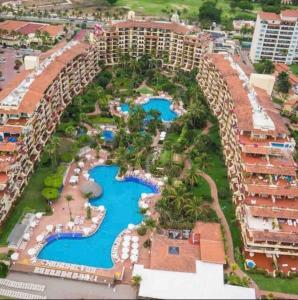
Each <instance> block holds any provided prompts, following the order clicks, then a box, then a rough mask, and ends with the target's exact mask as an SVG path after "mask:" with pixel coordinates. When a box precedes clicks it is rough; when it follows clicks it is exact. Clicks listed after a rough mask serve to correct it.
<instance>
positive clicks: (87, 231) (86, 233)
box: [83, 227, 90, 235]
mask: <svg viewBox="0 0 298 300" xmlns="http://www.w3.org/2000/svg"><path fill="white" fill-rule="evenodd" d="M83 232H84V235H88V234H89V233H90V228H88V227H84V228H83Z"/></svg>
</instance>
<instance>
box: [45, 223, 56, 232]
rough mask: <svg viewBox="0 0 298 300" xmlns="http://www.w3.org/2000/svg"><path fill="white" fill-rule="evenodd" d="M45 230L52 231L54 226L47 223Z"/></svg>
mask: <svg viewBox="0 0 298 300" xmlns="http://www.w3.org/2000/svg"><path fill="white" fill-rule="evenodd" d="M46 230H47V231H48V232H52V231H53V230H54V226H53V225H52V224H49V225H47V227H46Z"/></svg>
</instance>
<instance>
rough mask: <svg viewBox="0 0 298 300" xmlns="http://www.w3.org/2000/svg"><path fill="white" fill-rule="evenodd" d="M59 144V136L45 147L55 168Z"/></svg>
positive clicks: (53, 138)
mask: <svg viewBox="0 0 298 300" xmlns="http://www.w3.org/2000/svg"><path fill="white" fill-rule="evenodd" d="M59 143H60V138H58V137H57V136H53V137H52V138H51V140H50V142H49V143H48V144H47V145H46V147H45V150H46V152H47V153H48V154H49V157H50V159H51V162H52V167H53V168H54V167H55V166H57V150H58V145H59Z"/></svg>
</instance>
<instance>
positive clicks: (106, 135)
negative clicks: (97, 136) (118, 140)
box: [101, 130, 115, 142]
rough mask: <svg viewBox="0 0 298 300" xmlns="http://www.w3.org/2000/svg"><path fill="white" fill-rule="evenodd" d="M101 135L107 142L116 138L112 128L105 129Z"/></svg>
mask: <svg viewBox="0 0 298 300" xmlns="http://www.w3.org/2000/svg"><path fill="white" fill-rule="evenodd" d="M101 136H102V138H103V139H104V140H105V141H106V142H112V141H113V140H114V137H115V134H114V132H113V131H111V130H103V131H102V133H101Z"/></svg>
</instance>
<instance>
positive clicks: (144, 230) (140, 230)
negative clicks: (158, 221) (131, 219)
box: [137, 225, 147, 236]
mask: <svg viewBox="0 0 298 300" xmlns="http://www.w3.org/2000/svg"><path fill="white" fill-rule="evenodd" d="M137 233H138V235H140V236H144V235H145V234H146V233H147V228H146V226H143V225H142V226H140V227H139V228H138V229H137Z"/></svg>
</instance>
